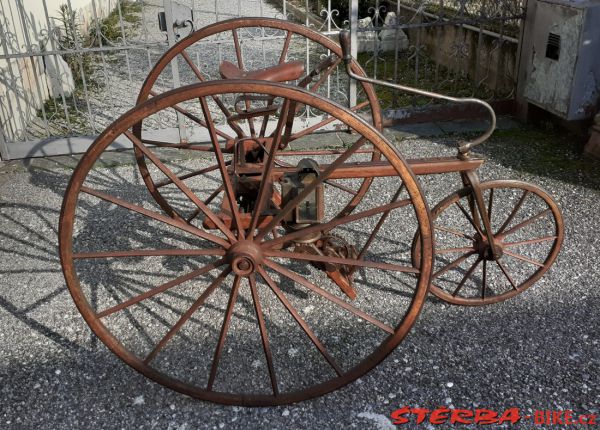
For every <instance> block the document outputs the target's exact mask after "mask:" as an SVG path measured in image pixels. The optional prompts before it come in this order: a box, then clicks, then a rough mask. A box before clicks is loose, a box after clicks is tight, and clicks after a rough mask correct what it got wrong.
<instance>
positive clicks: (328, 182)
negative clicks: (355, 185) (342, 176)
mask: <svg viewBox="0 0 600 430" xmlns="http://www.w3.org/2000/svg"><path fill="white" fill-rule="evenodd" d="M324 182H325V183H326V184H327V185H331V186H332V187H335V188H337V189H340V190H342V191H345V192H347V193H348V194H352V195H353V196H355V195H357V194H358V193H357V192H356V191H354V190H352V189H350V188H348V187H346V186H345V185H342V184H338V183H337V182H335V181H334V180H333V179H328V180H326V181H324Z"/></svg>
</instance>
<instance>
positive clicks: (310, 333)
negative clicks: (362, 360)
mask: <svg viewBox="0 0 600 430" xmlns="http://www.w3.org/2000/svg"><path fill="white" fill-rule="evenodd" d="M258 272H259V273H260V276H261V277H262V278H263V279H264V280H265V282H266V283H267V285H268V286H269V287H270V288H271V290H272V291H273V292H274V293H275V295H276V296H277V298H278V299H279V301H280V302H281V304H283V306H284V307H285V308H286V309H287V311H288V312H289V313H290V315H291V316H292V317H293V318H294V320H296V322H297V323H298V325H299V326H300V328H302V331H304V333H305V334H306V335H307V336H308V338H309V339H310V341H311V342H312V343H313V345H314V346H315V347H316V348H317V350H318V351H319V352H320V353H321V355H322V356H323V357H324V358H325V360H326V361H327V362H328V363H329V365H330V366H331V367H332V368H333V370H335V373H337V375H338V376H341V375H342V373H343V370H342V368H341V367H340V366H339V365H338V364H337V362H336V361H335V360H334V358H333V357H332V356H331V355H330V354H329V352H327V350H326V349H325V346H324V345H323V344H322V343H321V341H320V340H319V338H318V337H317V336H316V335H315V333H314V332H313V331H312V329H311V328H310V327H309V326H308V324H307V323H306V321H304V319H303V318H302V317H301V316H300V314H299V313H298V311H297V310H296V309H295V308H294V307H293V306H292V304H291V303H290V301H289V300H288V299H287V298H286V297H285V295H284V294H283V291H281V289H280V288H279V287H278V286H277V284H276V283H275V281H273V278H271V276H269V274H268V273H267V272H265V270H264V269H263V268H262V267H261V268H259V269H258Z"/></svg>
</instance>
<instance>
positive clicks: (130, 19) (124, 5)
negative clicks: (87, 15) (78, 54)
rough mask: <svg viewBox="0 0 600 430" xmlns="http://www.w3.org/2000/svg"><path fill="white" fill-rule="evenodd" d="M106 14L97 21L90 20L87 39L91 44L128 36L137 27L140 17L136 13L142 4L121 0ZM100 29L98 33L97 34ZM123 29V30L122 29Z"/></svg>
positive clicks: (117, 39)
mask: <svg viewBox="0 0 600 430" xmlns="http://www.w3.org/2000/svg"><path fill="white" fill-rule="evenodd" d="M120 9H121V10H120V14H119V4H117V6H115V8H114V9H113V10H112V11H111V12H110V13H109V14H108V16H107V17H106V18H104V19H102V20H99V22H97V23H96V22H92V24H91V25H90V29H89V33H88V41H89V44H90V45H91V46H100V43H102V44H106V43H107V42H108V43H112V42H117V41H119V40H121V39H123V32H124V33H125V37H129V36H130V35H131V34H132V31H133V30H134V29H135V28H137V26H138V25H139V22H140V20H141V18H140V17H139V15H138V13H139V12H141V11H142V6H141V5H140V4H138V3H133V2H132V1H128V0H122V1H121V2H120ZM120 17H122V18H123V29H122V28H121V22H120ZM98 29H100V34H98ZM123 30H124V31H123Z"/></svg>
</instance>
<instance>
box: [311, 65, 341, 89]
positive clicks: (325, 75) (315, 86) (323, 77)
mask: <svg viewBox="0 0 600 430" xmlns="http://www.w3.org/2000/svg"><path fill="white" fill-rule="evenodd" d="M341 62H342V59H341V58H338V59H337V60H335V62H334V63H333V64H332V65H331V66H329V67H328V68H327V70H326V71H325V73H322V74H321V77H320V78H319V80H318V81H317V82H315V83H314V84H313V85H312V86H311V87H310V88H309V91H310V92H312V93H314V92H315V91H317V90H318V89H319V88H320V87H321V85H323V82H325V81H326V80H327V78H328V77H329V76H330V75H331V73H333V71H334V70H335V68H336V67H337V66H339V64H340V63H341Z"/></svg>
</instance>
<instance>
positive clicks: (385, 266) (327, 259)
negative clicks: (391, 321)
mask: <svg viewBox="0 0 600 430" xmlns="http://www.w3.org/2000/svg"><path fill="white" fill-rule="evenodd" d="M264 255H265V256H269V257H279V258H289V259H290V260H304V261H319V262H322V263H332V264H341V265H344V266H359V267H370V268H373V269H381V270H389V271H393V272H404V273H415V274H417V273H421V272H420V270H419V269H416V268H414V267H412V266H401V265H398V264H390V263H378V262H376V261H367V260H355V259H353V258H340V257H332V256H328V255H314V254H303V253H300V252H289V251H277V250H265V251H264Z"/></svg>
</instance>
